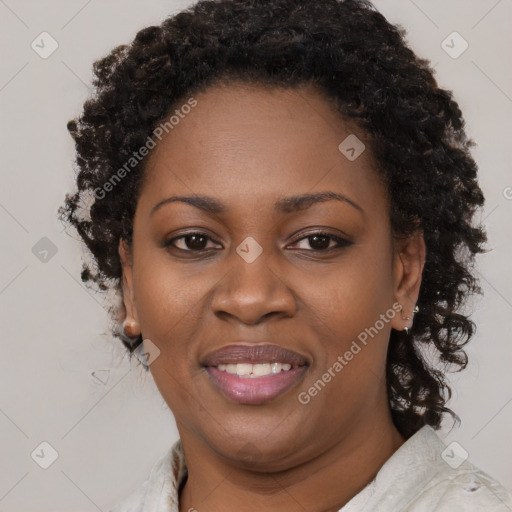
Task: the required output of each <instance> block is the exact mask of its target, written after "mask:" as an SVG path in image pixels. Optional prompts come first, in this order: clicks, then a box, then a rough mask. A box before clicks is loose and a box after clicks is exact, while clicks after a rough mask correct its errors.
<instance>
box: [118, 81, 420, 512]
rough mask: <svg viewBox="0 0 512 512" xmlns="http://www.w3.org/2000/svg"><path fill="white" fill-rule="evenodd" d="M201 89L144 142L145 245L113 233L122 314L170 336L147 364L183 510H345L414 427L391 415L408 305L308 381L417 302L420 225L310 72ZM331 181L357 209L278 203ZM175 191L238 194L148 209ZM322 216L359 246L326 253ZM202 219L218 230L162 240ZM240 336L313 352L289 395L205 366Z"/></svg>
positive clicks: (160, 337)
mask: <svg viewBox="0 0 512 512" xmlns="http://www.w3.org/2000/svg"><path fill="white" fill-rule="evenodd" d="M195 98H196V99H197V102H198V103H197V106H196V107H195V108H193V109H192V111H191V112H190V113H189V114H188V115H187V116H186V117H185V118H184V119H182V120H181V121H180V122H179V124H178V125H176V126H175V127H174V129H173V130H172V131H170V132H169V133H168V134H167V135H166V136H165V137H164V138H162V140H161V142H159V143H158V145H157V147H156V148H155V149H154V150H153V151H152V153H151V154H150V156H149V161H148V165H147V168H146V171H145V172H146V181H145V182H144V184H143V187H142V189H141V194H140V197H139V200H138V203H137V209H136V214H135V219H134V230H133V246H132V247H129V246H128V245H126V244H125V243H124V242H123V241H121V243H120V245H119V254H120V257H121V260H122V264H123V295H124V305H125V309H126V318H127V319H128V320H131V321H134V322H136V324H135V325H138V326H140V330H141V332H142V333H143V338H144V339H149V340H151V341H152V342H153V343H154V344H155V345H157V346H158V348H159V350H160V355H159V356H158V357H157V358H156V359H155V360H154V362H153V363H152V364H151V365H150V370H151V373H152V375H153V377H154V380H155V382H156V385H157V386H158V389H159V391H160V392H161V394H162V396H163V398H164V399H165V400H166V402H167V404H168V405H169V407H170V409H171V410H172V412H173V414H174V416H175V418H176V423H177V427H178V430H179V433H180V438H181V440H182V443H183V446H184V451H185V456H186V460H187V467H188V470H189V476H188V480H187V482H186V484H185V487H184V488H183V491H182V493H181V495H180V512H184V511H187V510H189V509H190V508H191V507H193V508H195V509H196V510H198V511H199V512H206V511H219V512H220V511H226V510H237V509H239V510H269V511H272V510H287V511H291V512H294V511H304V510H308V511H318V512H320V511H337V510H338V509H339V508H340V507H342V506H343V505H344V504H345V503H346V502H347V501H349V500H350V499H351V498H352V497H353V496H354V495H355V494H357V493H358V492H359V491H360V490H361V489H362V488H363V487H364V486H365V485H366V484H367V483H368V482H370V481H371V479H372V478H373V477H374V476H375V475H376V473H377V471H378V470H379V468H380V467H381V466H382V465H383V463H384V462H385V461H386V460H387V459H388V458H389V457H390V456H391V455H392V454H393V453H394V452H395V451H396V450H397V449H398V448H399V447H400V445H401V444H403V442H404V441H405V439H404V438H403V437H402V435H401V434H400V433H399V432H398V430H397V429H396V428H395V426H394V424H393V422H392V420H391V415H390V411H389V402H388V397H387V395H386V386H385V368H386V366H385V362H386V351H387V346H388V341H389V336H390V331H391V328H394V329H397V330H403V329H404V328H405V327H410V326H411V323H412V320H404V319H402V316H401V315H400V314H399V313H398V314H395V315H394V317H393V318H392V320H391V321H389V322H387V323H385V325H384V327H383V328H382V329H381V330H380V331H379V332H378V334H377V335H376V336H374V337H373V339H371V338H370V341H369V342H368V344H367V345H366V346H364V347H363V348H362V350H361V351H360V352H359V353H358V354H357V355H355V356H354V358H353V359H352V360H351V361H350V362H348V364H347V365H346V366H344V368H343V370H342V371H341V372H339V373H338V374H337V375H336V376H335V377H334V378H332V380H331V381H330V382H329V383H328V384H327V385H326V386H325V387H324V388H323V389H322V390H321V391H320V392H319V393H318V394H317V395H316V396H315V397H314V398H312V399H311V400H310V402H309V403H307V404H305V405H303V404H301V403H299V401H298V395H299V393H300V392H302V391H307V390H308V389H309V388H310V387H311V386H312V385H313V384H314V383H315V382H316V381H317V380H318V379H321V377H322V375H323V374H324V373H325V372H326V371H327V370H328V368H329V367H332V365H333V363H334V362H335V361H336V360H337V358H338V356H340V355H343V354H344V353H345V352H346V351H347V350H348V349H349V347H350V346H351V344H352V342H353V340H356V339H357V336H358V334H359V333H361V332H362V331H364V329H365V328H368V327H370V326H373V325H374V324H375V322H376V321H377V320H378V319H379V315H381V314H383V313H385V312H386V311H388V310H390V309H391V308H392V305H393V304H394V303H396V302H398V303H400V304H401V305H402V306H403V309H404V312H405V316H409V317H412V316H413V315H412V314H410V313H411V312H412V310H413V308H414V305H415V303H416V300H417V297H418V292H419V287H420V283H421V273H422V270H423V265H424V260H425V244H424V241H423V237H422V235H421V233H416V234H415V235H414V236H411V237H410V238H408V239H406V240H402V241H400V242H398V241H396V240H394V238H393V236H392V233H391V228H390V221H389V201H388V197H387V192H386V189H385V187H384V186H383V184H382V182H381V181H380V180H379V178H378V176H377V174H376V173H375V171H374V168H375V164H374V161H373V159H372V158H373V157H372V155H371V149H370V144H371V143H370V141H369V140H368V138H367V137H366V136H365V134H364V133H363V132H361V130H360V129H358V128H356V127H354V126H352V125H350V124H349V123H348V122H347V121H345V120H343V119H342V118H341V116H340V115H339V114H338V113H337V112H336V111H335V110H333V108H332V107H331V106H330V104H329V103H328V102H327V101H326V99H325V98H324V97H323V95H322V94H321V92H320V91H318V90H317V89H315V88H314V87H313V86H310V85H307V86H302V87H301V88H298V89H269V88H264V87H262V86H259V85H254V84H253V85H243V84H240V83H235V82H231V83H230V84H227V85H225V86H220V85H214V86H210V87H209V88H208V89H206V90H205V91H204V92H202V93H201V94H198V95H196V96H195ZM351 133H355V134H356V135H357V137H358V138H359V139H360V140H362V141H363V142H364V143H365V145H366V150H365V151H364V152H363V153H362V154H361V155H360V156H359V157H358V158H357V159H356V160H355V161H349V160H348V159H347V158H346V157H345V156H344V155H343V154H342V153H341V152H340V151H339V149H338V145H339V144H340V143H341V142H342V141H343V140H344V139H345V138H346V137H347V136H348V135H349V134H351ZM325 191H331V192H336V193H338V194H343V195H344V196H345V197H347V198H349V199H350V200H351V201H353V202H354V203H356V204H357V205H358V206H359V207H360V209H361V210H362V211H361V210H360V209H358V208H356V207H354V206H352V205H351V204H349V203H347V202H343V201H335V200H330V201H324V202H316V203H314V204H312V205H311V206H309V207H308V208H306V209H303V210H300V211H294V212H287V213H285V212H276V211H275V210H274V203H275V201H276V200H278V199H280V198H283V197H287V196H292V195H299V194H305V193H314V192H325ZM173 195H207V196H210V197H213V198H215V199H216V200H217V201H220V202H221V203H223V204H224V205H225V206H226V208H227V210H226V212H224V213H219V214H210V213H207V212H204V211H202V210H200V209H198V208H196V207H194V206H192V205H189V204H186V203H183V202H172V203H168V204H166V205H165V206H163V207H161V208H159V209H158V210H157V211H156V212H155V213H154V214H153V215H150V212H151V209H152V208H153V207H154V206H155V205H156V204H157V203H158V202H159V201H161V200H162V199H165V198H168V197H170V196H173ZM320 230H325V231H327V232H329V234H333V235H334V236H340V237H341V238H345V239H347V240H349V241H350V242H351V245H348V246H343V247H341V248H336V246H337V243H336V241H335V240H333V239H329V238H327V239H324V242H325V245H324V246H320V247H326V246H327V245H328V244H329V247H330V248H332V249H329V250H326V249H322V248H320V249H319V250H317V251H314V250H313V249H315V248H318V247H319V245H318V242H317V245H315V243H314V241H313V243H311V239H308V238H306V236H307V235H309V236H311V235H312V234H314V233H317V232H318V231H320ZM196 231H200V232H202V233H205V235H206V236H207V237H210V238H209V239H208V238H207V239H206V240H204V239H203V241H202V242H200V243H199V245H197V244H198V243H197V241H196V245H194V241H193V240H191V239H190V238H188V239H186V238H181V239H179V240H176V241H175V242H174V245H175V247H174V248H173V247H172V245H169V246H168V247H165V246H164V242H165V241H166V240H170V239H172V238H174V237H178V236H180V235H183V234H184V233H187V232H188V233H191V232H196ZM249 236H250V237H253V238H254V239H255V240H256V241H257V242H258V244H259V245H260V246H261V248H262V250H263V252H262V253H261V255H260V256H259V257H258V258H257V259H256V260H255V261H254V262H252V263H247V262H246V261H245V260H244V259H242V258H241V257H240V256H239V255H238V253H237V252H236V248H237V247H238V246H239V245H240V244H241V243H242V242H243V241H244V240H245V238H246V237H249ZM201 243H202V245H201ZM198 247H199V248H205V249H206V252H208V251H209V252H208V254H206V252H205V251H203V253H202V254H201V253H200V252H199V253H198ZM179 249H182V250H181V251H180V250H179ZM187 250H188V251H189V252H185V251H187ZM193 251H196V252H193ZM198 254H199V255H198ZM237 340H243V341H245V342H246V343H262V342H270V343H275V344H278V345H282V346H284V347H286V348H290V349H292V350H294V351H296V352H298V353H300V354H302V355H304V356H305V357H307V358H308V360H310V361H311V364H310V366H309V368H308V370H307V372H306V374H305V375H304V378H303V379H302V380H301V381H300V382H299V383H298V384H297V385H296V386H295V387H294V388H292V389H290V390H288V391H287V392H286V393H284V394H282V395H280V396H278V397H276V398H275V399H273V400H271V401H269V402H266V403H263V404H259V405H245V404H238V403H235V402H233V401H230V400H228V399H227V398H225V397H224V396H223V395H222V394H220V392H219V391H218V390H217V389H216V388H215V387H214V386H213V385H212V384H211V382H210V379H209V377H208V374H207V373H206V372H205V370H204V368H203V367H201V365H200V364H199V360H200V359H201V358H202V357H204V356H205V355H206V354H208V353H209V352H211V351H213V350H215V349H218V348H220V347H223V346H226V345H229V344H231V343H233V342H235V341H237ZM248 453H250V454H251V457H250V459H251V460H250V461H247V454H248Z"/></svg>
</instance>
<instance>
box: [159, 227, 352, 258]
mask: <svg viewBox="0 0 512 512" xmlns="http://www.w3.org/2000/svg"><path fill="white" fill-rule="evenodd" d="M194 235H199V236H201V237H204V238H207V239H208V240H211V241H212V242H215V243H217V244H218V243H219V242H217V241H215V240H213V238H211V237H210V236H208V235H207V234H206V233H202V232H200V231H192V232H190V233H186V234H183V235H180V236H177V237H174V238H171V239H169V240H167V241H165V242H164V246H165V247H168V248H171V247H172V248H174V249H177V250H178V251H181V252H188V253H196V254H201V253H204V252H209V251H210V250H211V249H200V250H197V251H194V250H192V249H181V248H179V247H176V246H175V245H174V244H173V242H175V241H176V240H181V239H183V238H188V237H191V236H194ZM314 236H320V237H325V238H330V239H331V240H333V241H334V242H336V243H337V244H338V245H337V246H336V247H330V248H326V249H305V250H306V251H307V252H314V253H328V252H330V251H333V250H336V249H342V248H344V247H348V246H350V245H352V242H350V241H349V240H347V239H345V238H341V237H339V236H336V235H333V234H332V233H328V232H327V231H315V232H313V233H308V234H307V235H306V236H303V237H302V238H299V239H297V240H295V241H294V242H293V244H296V243H298V242H301V241H302V240H306V239H308V238H313V237H314ZM295 250H304V249H295Z"/></svg>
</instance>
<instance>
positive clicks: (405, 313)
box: [391, 231, 426, 331]
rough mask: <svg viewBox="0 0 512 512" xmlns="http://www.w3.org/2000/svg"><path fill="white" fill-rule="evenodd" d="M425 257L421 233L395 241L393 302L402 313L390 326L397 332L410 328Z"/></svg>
mask: <svg viewBox="0 0 512 512" xmlns="http://www.w3.org/2000/svg"><path fill="white" fill-rule="evenodd" d="M425 257H426V247H425V240H424V238H423V233H422V232H421V231H415V232H414V233H413V234H412V235H411V236H409V237H407V238H405V239H400V240H396V241H395V249H394V257H393V280H394V287H393V288H394V297H395V302H398V303H399V304H400V305H401V306H402V311H401V312H400V313H399V314H397V315H395V316H394V317H393V319H392V321H391V326H392V327H393V329H395V330H397V331H402V330H404V329H405V328H408V329H410V328H411V327H412V323H413V317H414V312H413V311H414V308H415V306H416V302H417V301H418V296H419V293H420V285H421V275H422V273H423V267H424V266H425ZM407 317H408V319H407Z"/></svg>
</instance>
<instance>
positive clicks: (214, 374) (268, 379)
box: [206, 366, 307, 405]
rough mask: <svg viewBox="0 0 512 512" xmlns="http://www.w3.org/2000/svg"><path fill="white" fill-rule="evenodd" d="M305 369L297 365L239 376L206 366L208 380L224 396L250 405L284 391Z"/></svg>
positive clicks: (297, 379)
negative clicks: (269, 372) (269, 373)
mask: <svg viewBox="0 0 512 512" xmlns="http://www.w3.org/2000/svg"><path fill="white" fill-rule="evenodd" d="M306 369H307V366H299V367H298V368H293V369H291V370H288V371H287V372H283V371H282V372H280V373H277V374H271V375H265V376H264V377H239V376H238V375H233V374H232V373H228V372H225V371H222V370H219V369H218V368H215V367H214V366H208V367H206V371H207V372H208V375H209V376H210V380H211V381H212V382H213V384H214V385H215V386H216V387H217V389H219V391H220V392H221V393H222V394H223V395H224V396H226V397H227V398H229V399H231V400H233V401H235V402H237V403H239V404H250V405H255V404H261V403H264V402H267V401H269V400H272V399H273V398H276V397H277V396H278V395H280V394H281V393H284V392H285V391H287V390H288V389H290V388H291V387H293V386H294V385H295V384H296V383H297V382H298V381H299V380H300V379H301V378H302V377H303V375H304V373H305V372H306Z"/></svg>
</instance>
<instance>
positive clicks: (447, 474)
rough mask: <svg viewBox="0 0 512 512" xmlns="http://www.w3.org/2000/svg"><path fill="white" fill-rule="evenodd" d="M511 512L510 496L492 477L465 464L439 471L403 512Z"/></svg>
mask: <svg viewBox="0 0 512 512" xmlns="http://www.w3.org/2000/svg"><path fill="white" fill-rule="evenodd" d="M432 510H436V511H438V512H453V511H455V510H456V511H460V512H466V511H467V512H470V511H471V512H472V511H475V512H476V511H481V510H485V511H486V512H512V496H511V494H510V493H509V492H508V491H507V490H506V489H505V488H504V487H503V486H502V485H501V484H500V483H499V482H497V481H496V480H495V479H494V478H492V477H491V476H489V475H488V474H487V473H485V472H483V471H481V470H480V469H478V468H477V467H475V466H473V465H472V464H471V463H469V462H464V463H463V464H462V465H461V466H460V467H459V468H457V469H453V468H450V467H448V469H446V468H442V467H441V468H439V471H438V472H437V474H435V476H434V477H433V478H432V480H431V481H430V482H428V483H426V485H425V486H424V488H423V489H421V490H420V491H419V492H418V493H417V494H416V495H414V496H412V497H411V500H410V502H409V503H408V504H407V506H406V508H405V509H404V512H405V511H407V512H413V511H414V512H423V511H432Z"/></svg>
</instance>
